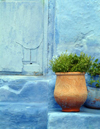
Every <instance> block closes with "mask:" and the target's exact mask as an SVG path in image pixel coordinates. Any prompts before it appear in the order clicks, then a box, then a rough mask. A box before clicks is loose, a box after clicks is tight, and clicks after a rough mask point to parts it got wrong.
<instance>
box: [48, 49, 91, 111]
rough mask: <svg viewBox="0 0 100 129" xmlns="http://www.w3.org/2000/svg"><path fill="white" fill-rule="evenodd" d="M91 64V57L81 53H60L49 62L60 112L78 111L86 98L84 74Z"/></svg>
mask: <svg viewBox="0 0 100 129" xmlns="http://www.w3.org/2000/svg"><path fill="white" fill-rule="evenodd" d="M91 64H92V58H91V56H88V55H87V54H85V53H83V52H81V53H80V55H79V56H78V55H77V54H72V53H71V54H69V55H68V54H67V51H66V52H65V53H62V54H61V55H60V56H59V57H56V58H53V59H52V60H51V61H50V66H51V69H52V70H53V72H55V73H56V75H57V78H56V85H55V90H54V97H55V100H56V102H57V103H58V104H59V105H60V106H61V107H62V111H65V112H71V111H76V112H77V111H80V107H81V106H82V105H83V104H84V102H85V101H86V98H87V88H86V82H85V76H84V75H85V72H87V71H88V70H89V68H90V66H91Z"/></svg>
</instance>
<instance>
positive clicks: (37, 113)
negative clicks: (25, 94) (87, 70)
mask: <svg viewBox="0 0 100 129" xmlns="http://www.w3.org/2000/svg"><path fill="white" fill-rule="evenodd" d="M0 129H47V104H45V103H31V104H28V103H24V104H23V103H0Z"/></svg>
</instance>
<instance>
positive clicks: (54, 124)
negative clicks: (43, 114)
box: [48, 107, 100, 129]
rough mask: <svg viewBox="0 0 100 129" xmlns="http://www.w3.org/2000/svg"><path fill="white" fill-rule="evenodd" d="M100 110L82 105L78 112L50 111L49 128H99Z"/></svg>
mask: <svg viewBox="0 0 100 129" xmlns="http://www.w3.org/2000/svg"><path fill="white" fill-rule="evenodd" d="M99 119H100V111H99V110H93V109H88V108H85V107H81V111H80V112H78V113H73V112H72V113H67V112H66V113H65V112H61V110H54V111H51V112H49V113H48V129H98V128H99V126H100V122H99Z"/></svg>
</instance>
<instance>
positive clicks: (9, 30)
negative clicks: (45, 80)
mask: <svg viewBox="0 0 100 129" xmlns="http://www.w3.org/2000/svg"><path fill="white" fill-rule="evenodd" d="M46 4H47V2H46V1H43V0H30V1H27V0H26V1H25V2H24V1H14V0H7V1H0V14H1V15H0V71H3V72H7V71H8V72H20V73H21V72H23V73H25V72H30V73H33V72H39V73H43V57H44V55H43V54H44V53H43V50H44V51H46V50H45V48H46V47H45V46H46V43H45V42H46V39H45V37H46V34H47V32H46V23H47V22H48V21H47V20H48V19H47V18H46V17H47V16H46V10H47V8H48V7H47V8H46V7H45V6H47V5H46ZM45 9H46V10H45ZM44 32H45V33H44ZM44 44H45V45H44ZM45 55H46V54H45ZM44 58H45V57H44ZM45 62H46V60H45ZM45 67H46V66H45Z"/></svg>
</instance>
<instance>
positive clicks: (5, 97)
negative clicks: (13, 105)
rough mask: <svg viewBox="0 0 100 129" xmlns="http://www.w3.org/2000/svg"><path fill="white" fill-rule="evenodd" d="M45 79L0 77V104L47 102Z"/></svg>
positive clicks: (46, 82)
mask: <svg viewBox="0 0 100 129" xmlns="http://www.w3.org/2000/svg"><path fill="white" fill-rule="evenodd" d="M48 82H49V80H47V79H46V78H45V77H44V78H38V77H32V76H31V77H30V76H29V77H28V76H0V102H24V103H25V102H28V103H31V102H47V97H48Z"/></svg>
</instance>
